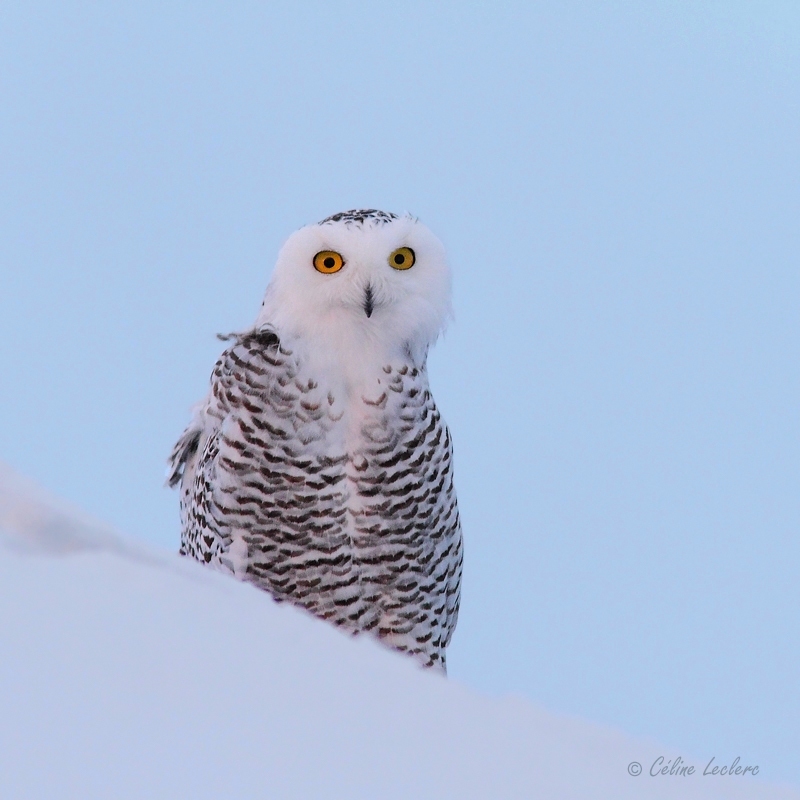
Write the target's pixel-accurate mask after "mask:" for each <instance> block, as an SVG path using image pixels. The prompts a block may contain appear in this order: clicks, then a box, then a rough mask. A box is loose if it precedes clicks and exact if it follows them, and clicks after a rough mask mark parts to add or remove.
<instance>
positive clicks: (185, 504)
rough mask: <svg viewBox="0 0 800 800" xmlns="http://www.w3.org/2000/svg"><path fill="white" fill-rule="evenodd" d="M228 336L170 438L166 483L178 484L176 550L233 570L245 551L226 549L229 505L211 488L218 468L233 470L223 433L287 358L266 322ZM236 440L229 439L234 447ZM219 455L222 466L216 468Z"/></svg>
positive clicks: (278, 374) (277, 376) (276, 378)
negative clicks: (207, 384)
mask: <svg viewBox="0 0 800 800" xmlns="http://www.w3.org/2000/svg"><path fill="white" fill-rule="evenodd" d="M225 338H227V337H225ZM233 338H235V342H234V344H233V345H232V346H230V347H229V348H227V349H226V350H225V351H224V352H223V353H222V355H221V356H220V357H219V359H218V361H217V363H216V365H215V366H214V370H213V372H212V375H211V388H210V391H209V393H208V395H207V397H206V398H205V400H204V401H203V402H201V403H200V404H199V405H198V406H197V407H196V408H195V410H194V414H193V417H192V421H191V422H190V423H189V425H188V426H187V428H186V430H185V431H184V432H183V434H182V435H181V437H180V438H179V439H178V441H177V442H176V443H175V446H174V448H173V450H172V453H171V455H170V457H169V468H168V471H167V484H168V485H169V486H171V487H175V486H177V485H178V484H180V486H181V528H182V530H181V553H182V554H183V555H190V556H192V557H194V558H196V559H198V560H199V561H204V562H205V563H208V564H211V565H212V566H216V567H219V568H223V569H225V570H228V571H231V572H234V573H235V574H239V573H240V572H241V571H243V570H244V569H245V568H246V565H245V564H244V563H243V561H244V558H246V553H244V552H236V548H235V547H234V552H231V547H232V545H233V544H234V542H233V536H232V526H231V520H230V519H229V516H230V515H229V512H230V510H231V509H228V508H226V507H225V506H224V504H222V505H221V504H220V502H219V498H218V497H217V496H215V491H214V487H215V486H216V485H219V484H220V479H221V478H222V477H223V476H222V474H221V473H224V472H225V471H228V472H230V471H231V470H232V471H233V472H234V473H235V472H236V470H237V464H236V463H234V462H233V460H232V459H231V457H230V453H229V452H227V451H228V450H230V446H229V445H230V443H229V442H227V441H226V438H225V437H224V436H223V434H224V432H225V430H226V428H229V427H230V425H231V423H232V422H235V421H236V417H237V415H241V414H244V415H245V416H246V415H247V413H248V409H251V408H253V403H254V402H256V398H259V397H263V396H264V395H265V394H266V393H267V392H268V391H269V390H270V388H271V387H272V386H274V385H276V384H279V383H280V381H281V379H282V377H283V376H284V373H285V372H286V371H287V364H286V361H285V359H284V358H282V357H281V354H280V352H279V351H280V340H279V339H278V336H277V334H276V333H275V331H274V330H272V329H271V328H262V329H260V330H256V331H252V332H248V333H245V334H241V335H235V336H234V337H233ZM236 445H237V443H236V442H234V449H235V448H236ZM240 450H242V451H244V448H241V447H240ZM241 455H244V456H246V455H247V453H246V452H241ZM220 459H223V461H224V463H223V465H222V466H223V469H219V467H220V463H219V462H220ZM224 467H228V469H227V470H225V469H224ZM223 493H224V489H223ZM239 549H240V550H241V546H240V547H239Z"/></svg>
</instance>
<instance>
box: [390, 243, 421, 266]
mask: <svg viewBox="0 0 800 800" xmlns="http://www.w3.org/2000/svg"><path fill="white" fill-rule="evenodd" d="M416 260H417V257H416V256H415V255H414V251H413V250H412V249H411V248H410V247H398V248H397V250H395V251H394V252H393V253H392V254H391V255H390V256H389V266H390V267H394V268H395V269H411V267H413V266H414V262H415V261H416Z"/></svg>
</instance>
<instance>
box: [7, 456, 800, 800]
mask: <svg viewBox="0 0 800 800" xmlns="http://www.w3.org/2000/svg"><path fill="white" fill-rule="evenodd" d="M0 533H2V536H0V642H2V660H0V797H3V798H25V800H29V799H30V800H32V799H33V798H47V800H52V798H80V800H89V798H104V799H105V798H115V799H122V798H161V797H163V798H192V800H200V799H201V798H251V797H252V798H304V799H308V798H339V797H342V798H369V800H375V799H376V798H412V797H413V798H428V797H431V798H433V797H436V798H482V799H485V798H581V799H584V798H586V799H588V798H592V799H593V800H600V799H601V798H614V800H619V798H637V799H638V798H650V797H652V798H762V800H763V799H767V798H770V799H773V798H774V799H775V800H777V799H778V798H786V799H787V800H788V798H795V799H796V800H800V793H798V792H796V791H795V790H793V789H790V788H781V787H774V786H770V785H768V784H764V783H762V782H761V781H760V780H759V778H757V777H756V778H753V777H752V776H750V775H747V776H746V777H742V776H741V775H739V776H735V775H734V776H721V775H719V774H718V775H715V776H703V775H702V771H703V769H704V768H705V762H706V759H696V760H694V761H693V760H692V759H691V758H689V757H688V756H687V755H686V754H683V753H681V754H679V753H677V752H674V751H671V750H670V749H668V748H665V747H661V746H659V745H658V744H656V743H654V742H648V741H640V740H636V739H633V738H631V737H629V736H626V735H625V734H623V733H621V732H619V731H614V730H609V729H605V728H602V727H600V726H597V725H593V724H591V723H589V722H586V721H582V720H579V719H572V718H567V717H560V716H557V715H554V714H551V713H548V712H546V711H543V710H541V709H539V708H537V707H535V706H533V705H532V704H531V703H529V702H527V701H525V700H523V699H520V698H511V697H509V698H504V699H491V698H487V697H482V696H479V695H477V694H475V693H474V692H472V691H469V690H468V689H466V688H465V687H463V686H460V685H458V684H457V683H455V682H453V681H447V680H445V679H444V678H442V677H440V676H438V675H433V674H430V673H426V672H423V671H421V670H420V669H419V668H417V667H416V666H415V665H414V664H413V663H412V662H411V661H410V660H408V659H406V658H403V657H402V656H399V655H397V654H395V653H392V652H390V651H388V650H385V649H384V648H383V647H381V646H380V645H379V644H377V643H375V642H373V641H372V640H370V639H367V638H358V639H353V638H350V637H347V636H345V635H343V634H341V633H339V632H338V631H336V630H334V629H333V628H331V627H329V626H327V625H325V624H324V623H321V622H319V621H317V620H315V619H312V618H311V617H309V616H307V615H306V614H305V613H303V612H301V611H298V610H297V609H294V608H290V607H288V606H285V605H282V606H279V605H276V604H275V603H274V602H273V601H272V600H271V599H270V598H269V597H268V596H267V595H266V594H264V593H262V592H260V591H258V590H256V589H254V588H252V587H250V586H247V585H245V584H242V583H238V582H236V581H234V580H233V579H230V578H227V577H225V576H224V575H219V574H216V573H213V572H211V571H209V570H207V569H204V568H203V567H201V566H200V565H198V564H195V563H192V562H190V561H188V560H186V559H181V558H179V557H178V556H177V555H171V554H162V553H158V552H155V551H152V550H148V549H145V548H144V547H141V546H139V545H137V544H135V543H133V542H126V541H124V540H123V539H121V538H119V537H118V536H116V535H115V534H114V533H113V532H112V531H109V530H107V529H106V528H104V527H103V526H102V525H100V524H98V523H96V522H94V521H92V520H89V519H87V518H85V517H83V516H82V515H81V514H80V513H79V512H77V511H75V510H73V509H70V508H68V507H67V506H65V505H64V504H60V503H58V502H56V501H54V500H52V499H50V498H47V497H46V496H45V495H44V494H43V493H42V492H41V491H40V490H38V489H37V488H36V487H35V486H33V485H32V484H30V483H28V482H26V481H24V480H23V479H21V478H19V477H18V476H16V475H15V474H14V473H13V472H12V471H11V470H10V469H8V468H7V467H3V466H2V465H0ZM678 755H681V756H682V757H683V759H684V762H685V763H688V764H693V765H694V766H695V768H696V771H695V773H694V774H692V775H685V776H680V775H672V776H670V775H664V776H661V775H659V776H658V777H651V776H650V775H649V772H650V768H651V765H652V764H653V762H654V761H655V760H656V759H657V758H658V757H660V756H663V757H664V759H665V761H664V763H667V762H668V761H671V760H673V759H674V758H676V757H677V756H678ZM632 762H638V763H639V764H641V765H642V774H640V775H638V776H631V775H630V774H629V773H628V765H629V764H631V763H632ZM632 771H634V772H635V771H636V768H635V767H633V768H632Z"/></svg>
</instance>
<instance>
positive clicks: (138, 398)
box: [0, 2, 800, 783]
mask: <svg viewBox="0 0 800 800" xmlns="http://www.w3.org/2000/svg"><path fill="white" fill-rule="evenodd" d="M799 79H800V12H798V10H797V6H796V5H795V4H793V3H769V2H764V3H758V4H755V3H752V4H750V3H733V2H731V3H711V2H709V3H703V4H698V3H688V2H686V3H681V2H653V3H649V2H647V3H645V2H640V3H597V2H591V3H590V2H586V3H571V2H547V3H524V4H513V3H503V4H492V5H491V6H490V5H489V4H465V3H461V4H451V3H443V4H436V6H435V7H434V4H425V3H415V2H411V3H405V4H403V5H402V6H400V5H389V4H381V5H376V4H374V3H373V4H369V3H359V2H351V3H333V4H322V3H298V2H292V3H285V4H279V3H274V4H272V3H271V4H268V5H267V4H260V3H259V4H257V3H233V4H222V3H217V4H212V3H192V4H188V3H170V4H163V3H142V2H137V3H135V4H134V3H72V4H61V3H50V4H48V3H35V2H34V3H24V4H23V3H17V2H8V3H4V5H3V10H2V12H0V93H1V94H0V98H1V100H2V102H0V236H1V237H2V238H1V240H0V241H2V248H0V270H2V272H1V273H0V274H1V275H2V277H1V278H0V280H1V281H2V282H1V283H0V334H1V335H0V365H2V370H3V380H2V387H3V389H2V392H0V413H2V419H3V425H2V426H0V458H2V459H4V460H5V461H7V462H8V463H10V464H12V465H13V466H14V467H16V468H17V469H19V470H20V471H23V472H25V473H27V474H28V475H30V476H32V477H34V478H35V479H37V480H38V481H40V482H41V483H42V484H44V485H45V486H46V487H48V488H49V489H51V490H52V491H55V492H57V493H59V494H61V495H63V496H64V497H67V498H68V499H70V500H71V501H73V502H74V503H76V504H77V505H80V506H82V507H83V508H85V509H86V510H88V511H90V512H92V513H93V514H95V515H96V516H98V517H101V518H103V519H105V520H108V521H109V522H111V523H113V524H114V525H115V526H117V527H118V528H119V529H121V530H122V531H124V532H126V533H128V534H129V535H131V536H136V537H141V538H143V539H147V540H148V541H150V542H151V543H154V544H156V545H158V546H161V547H165V548H172V549H174V548H175V547H177V542H178V519H177V497H176V495H175V494H174V493H171V492H169V491H167V490H166V489H163V488H162V481H163V475H164V466H165V458H166V455H167V453H168V452H169V449H170V447H171V445H172V443H173V441H174V440H175V438H176V437H177V435H178V434H179V433H180V432H181V430H182V428H183V426H184V424H185V423H186V421H187V419H188V411H189V408H190V406H191V404H192V403H194V402H195V401H196V400H198V399H199V398H200V397H201V396H202V394H203V393H204V391H205V387H206V385H207V380H208V375H209V373H210V370H211V367H212V365H213V362H214V360H215V358H216V356H217V354H218V353H219V350H220V343H219V342H218V341H217V340H216V339H215V336H214V334H216V333H217V332H219V331H223V332H225V331H230V330H236V329H241V328H242V327H244V326H246V325H248V324H249V323H250V322H252V320H253V319H254V317H255V314H256V311H257V309H258V306H259V303H260V301H261V297H262V294H263V291H264V288H265V286H266V284H267V281H268V280H269V275H270V272H271V268H272V264H273V261H274V258H275V255H276V253H277V250H278V248H279V247H280V244H281V243H282V241H283V240H284V239H285V238H286V236H288V234H289V233H291V232H292V231H293V230H295V229H296V228H298V227H300V226H302V225H303V224H306V223H307V222H310V221H314V220H317V219H320V218H322V217H324V216H326V215H328V214H331V213H334V212H336V211H339V210H343V209H345V208H351V207H357V206H370V207H378V208H385V209H387V210H393V211H405V210H408V211H411V212H413V213H414V214H416V215H418V216H419V217H420V218H421V219H422V220H423V221H424V222H425V223H426V224H428V225H429V226H430V227H431V228H432V229H433V230H434V231H435V232H436V233H437V234H438V235H439V236H440V237H441V238H442V240H443V241H444V243H445V245H446V246H447V248H448V251H449V254H450V258H451V261H452V264H453V270H454V274H455V309H456V319H455V321H454V323H453V325H452V326H451V328H450V330H449V331H448V333H447V335H446V337H445V338H444V339H443V340H442V341H441V342H440V343H439V345H438V346H437V349H436V350H435V352H434V353H433V355H432V357H431V361H430V371H431V381H432V386H433V390H434V394H435V396H436V398H437V401H438V403H439V405H440V407H441V409H442V412H443V414H444V416H445V418H446V419H447V421H448V423H449V424H450V427H451V430H452V433H453V438H454V441H455V447H456V480H457V487H458V491H459V500H460V506H461V509H462V516H463V521H464V530H465V537H466V548H467V549H466V567H465V584H464V596H463V606H462V616H461V620H460V623H459V628H458V631H457V633H456V637H455V640H454V643H453V645H452V648H451V652H450V654H449V657H448V661H449V664H450V671H451V675H452V676H453V677H454V678H456V679H458V680H462V681H464V682H466V683H468V684H470V685H473V686H476V687H478V688H480V689H482V690H485V691H490V692H493V693H507V692H512V693H520V694H525V695H527V696H529V697H531V698H532V699H534V700H535V701H537V702H540V703H542V704H544V705H545V706H547V707H550V708H553V709H556V710H559V711H567V712H571V713H576V714H580V715H583V716H586V717H589V718H593V719H596V720H598V721H602V722H605V723H610V724H614V725H618V726H620V727H623V728H625V729H627V730H629V731H630V732H631V733H634V734H637V735H649V736H652V737H654V738H657V739H659V740H661V741H664V742H666V743H667V744H670V745H673V746H674V747H676V748H678V749H679V750H680V749H683V751H684V752H686V753H687V754H692V755H697V756H698V757H703V756H706V755H707V756H708V757H711V756H717V758H718V760H719V759H720V758H733V757H735V756H736V755H740V756H741V757H742V758H743V759H747V760H748V761H749V762H750V761H757V762H758V763H760V764H761V774H762V776H763V777H765V778H768V779H773V780H779V779H791V780H793V781H794V782H795V783H800V768H799V767H798V766H797V765H798V763H800V762H799V761H798V759H797V753H796V751H795V748H794V746H793V744H792V743H793V742H797V741H798V740H800V682H799V681H798V679H797V678H798V676H797V666H796V665H797V663H798V662H800V644H799V643H798V630H797V619H798V610H799V609H798V606H800V596H799V595H800V590H798V588H797V586H798V581H797V573H798V565H799V564H800V546H799V545H798V536H797V531H798V522H799V521H800V513H799V512H800V509H799V508H798V505H799V503H798V473H799V472H800V470H799V469H798V467H800V464H799V463H798V462H799V458H798V455H799V454H800V449H799V448H798V445H799V444H800V442H799V441H798V439H799V438H800V437H799V435H798V434H799V433H800V431H799V430H798V414H797V406H798V400H800V392H799V391H798V390H799V389H800V386H799V385H798V375H797V364H798V362H799V360H800V359H798V356H799V355H800V353H798V349H800V337H799V336H798V334H799V333H800V330H798V328H800V324H798V314H797V308H798V300H799V299H800V271H798V263H797V262H798V258H797V254H798V251H799V250H800V248H799V247H798V245H800V225H798V224H797V220H798V218H799V217H800V208H799V207H798V206H800V202H799V201H800V157H799V156H798V153H799V152H800V149H799V148H798V144H797V143H798V130H800V124H799V123H800V103H799V102H798V101H799V100H800V89H798V86H800V81H799ZM632 757H633V756H632ZM622 767H623V768H624V765H622Z"/></svg>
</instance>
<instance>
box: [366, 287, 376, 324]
mask: <svg viewBox="0 0 800 800" xmlns="http://www.w3.org/2000/svg"><path fill="white" fill-rule="evenodd" d="M374 309H375V300H374V298H373V296H372V286H370V285H369V284H367V288H366V290H365V291H364V313H365V314H366V315H367V317H371V316H372V312H373V311H374Z"/></svg>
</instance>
